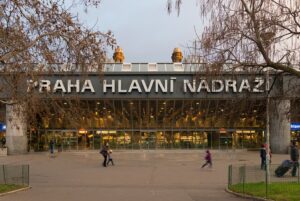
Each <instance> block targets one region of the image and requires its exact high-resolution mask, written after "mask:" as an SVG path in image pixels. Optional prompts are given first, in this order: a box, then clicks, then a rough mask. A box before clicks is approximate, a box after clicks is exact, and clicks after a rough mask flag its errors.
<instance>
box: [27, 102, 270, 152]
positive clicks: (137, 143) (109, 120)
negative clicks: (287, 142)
mask: <svg viewBox="0 0 300 201" xmlns="http://www.w3.org/2000/svg"><path fill="white" fill-rule="evenodd" d="M57 104H61V107H66V108H68V107H69V104H71V102H62V103H57ZM236 104H239V105H240V106H239V107H234V106H235V105H236ZM80 106H81V107H82V109H83V110H84V111H85V112H84V113H83V114H81V115H80V117H76V118H75V117H74V114H72V110H71V111H69V112H70V114H68V110H65V111H66V112H65V113H63V114H62V113H57V112H55V110H53V113H51V114H49V115H48V116H47V115H45V116H43V118H41V120H40V124H39V126H38V127H37V128H34V129H32V130H31V131H30V134H29V135H30V136H29V138H30V145H31V149H34V150H47V149H48V143H49V141H50V139H51V138H55V140H56V146H57V147H58V148H60V149H61V150H71V149H99V148H100V147H101V145H102V144H103V143H107V142H108V143H109V144H110V146H111V147H112V148H114V149H175V148H180V149H194V148H198V149H202V148H203V149H204V148H213V149H231V148H244V147H247V148H250V147H259V146H260V144H261V143H263V135H264V133H263V130H264V118H263V116H264V110H265V108H264V105H263V102H260V101H247V102H246V103H238V102H236V101H233V100H209V101H207V100H206V101H203V100H94V101H84V102H82V103H80ZM70 116H72V117H73V118H71V119H70ZM77 116H78V115H77Z"/></svg>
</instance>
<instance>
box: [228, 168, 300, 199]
mask: <svg viewBox="0 0 300 201" xmlns="http://www.w3.org/2000/svg"><path fill="white" fill-rule="evenodd" d="M279 166H280V165H279V164H270V176H269V178H270V180H269V182H267V181H268V175H267V171H266V170H265V168H261V166H259V165H230V166H229V168H228V189H229V190H231V191H234V192H238V193H241V194H243V195H250V196H258V197H263V198H266V199H268V198H270V196H269V195H270V194H271V192H272V193H274V192H276V193H278V194H280V193H281V192H288V193H289V194H293V193H294V192H295V191H298V189H300V175H299V167H298V168H297V171H296V175H294V176H292V175H291V174H292V173H291V172H292V168H290V169H289V170H288V171H287V172H286V173H285V174H284V175H283V176H276V174H275V170H276V169H277V168H278V167H279ZM259 191H260V192H259Z"/></svg>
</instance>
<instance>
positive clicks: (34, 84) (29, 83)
mask: <svg viewBox="0 0 300 201" xmlns="http://www.w3.org/2000/svg"><path fill="white" fill-rule="evenodd" d="M38 85H39V83H38V82H37V81H33V80H27V92H31V90H32V89H33V88H35V87H37V86H38Z"/></svg>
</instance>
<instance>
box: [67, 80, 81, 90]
mask: <svg viewBox="0 0 300 201" xmlns="http://www.w3.org/2000/svg"><path fill="white" fill-rule="evenodd" d="M75 82H76V83H75V84H72V80H68V93H71V92H72V88H73V87H74V88H75V91H76V93H79V90H80V89H79V88H80V81H79V80H76V81H75Z"/></svg>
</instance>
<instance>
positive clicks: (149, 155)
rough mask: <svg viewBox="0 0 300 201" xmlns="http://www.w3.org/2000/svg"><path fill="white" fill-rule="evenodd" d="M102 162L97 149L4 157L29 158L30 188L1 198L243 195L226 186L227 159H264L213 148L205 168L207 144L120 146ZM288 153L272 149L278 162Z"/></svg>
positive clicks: (159, 200)
mask: <svg viewBox="0 0 300 201" xmlns="http://www.w3.org/2000/svg"><path fill="white" fill-rule="evenodd" d="M112 156H113V159H114V162H115V165H114V166H109V167H106V168H105V167H102V166H101V163H102V160H103V159H102V156H101V155H100V154H99V152H98V151H74V152H73V151H72V152H61V153H58V154H57V155H56V157H54V158H51V157H49V153H45V152H44V153H30V154H27V155H21V156H20V155H19V156H7V157H0V164H30V186H31V187H32V188H31V189H29V190H27V191H22V192H18V193H15V194H10V195H7V196H3V197H1V201H53V200H57V201H83V200H84V201H90V200H91V201H92V200H93V201H94V200H103V201H104V200H105V201H202V200H203V201H240V200H245V199H243V198H239V197H235V196H234V195H231V194H228V193H226V192H225V191H224V189H225V188H226V185H227V171H228V169H227V167H228V165H229V164H257V165H259V163H260V158H259V153H258V152H247V151H242V150H236V151H234V150H228V151H212V158H213V167H212V168H209V167H205V168H203V169H201V165H202V164H203V163H204V156H205V150H116V151H114V152H113V154H112ZM284 158H288V155H276V154H273V156H272V162H275V163H280V162H281V161H282V160H283V159H284Z"/></svg>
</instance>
